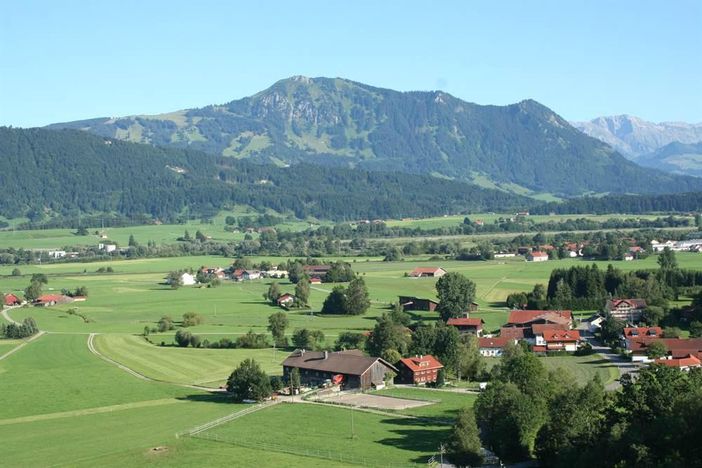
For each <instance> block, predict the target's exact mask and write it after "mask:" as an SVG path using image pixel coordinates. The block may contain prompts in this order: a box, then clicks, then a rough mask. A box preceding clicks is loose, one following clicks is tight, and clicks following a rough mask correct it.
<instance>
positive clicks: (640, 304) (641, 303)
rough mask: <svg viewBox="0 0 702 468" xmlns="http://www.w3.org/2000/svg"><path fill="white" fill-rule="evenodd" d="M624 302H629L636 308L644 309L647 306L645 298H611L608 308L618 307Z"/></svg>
mask: <svg viewBox="0 0 702 468" xmlns="http://www.w3.org/2000/svg"><path fill="white" fill-rule="evenodd" d="M622 304H629V306H630V307H633V308H634V309H643V308H645V307H646V301H645V300H643V299H610V300H609V301H607V309H609V310H612V309H616V308H618V307H619V306H620V305H622Z"/></svg>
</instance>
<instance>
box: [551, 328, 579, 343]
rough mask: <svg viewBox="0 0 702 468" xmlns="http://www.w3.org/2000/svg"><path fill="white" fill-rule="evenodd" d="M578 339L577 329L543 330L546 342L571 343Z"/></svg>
mask: <svg viewBox="0 0 702 468" xmlns="http://www.w3.org/2000/svg"><path fill="white" fill-rule="evenodd" d="M578 340H580V332H579V331H578V330H553V329H551V330H544V341H545V342H546V343H563V342H568V343H573V342H577V341H578Z"/></svg>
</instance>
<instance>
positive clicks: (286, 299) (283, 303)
mask: <svg viewBox="0 0 702 468" xmlns="http://www.w3.org/2000/svg"><path fill="white" fill-rule="evenodd" d="M275 302H276V303H277V304H278V305H279V306H280V307H285V308H288V307H290V306H291V305H292V304H293V302H295V296H293V295H292V294H290V293H285V294H281V295H280V296H278V299H276V300H275Z"/></svg>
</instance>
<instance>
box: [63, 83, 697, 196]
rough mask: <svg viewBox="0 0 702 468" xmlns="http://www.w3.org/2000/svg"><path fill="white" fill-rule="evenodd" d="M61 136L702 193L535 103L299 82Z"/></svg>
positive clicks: (99, 123) (90, 123)
mask: <svg viewBox="0 0 702 468" xmlns="http://www.w3.org/2000/svg"><path fill="white" fill-rule="evenodd" d="M51 127H52V128H75V129H87V130H89V131H91V132H93V133H96V134H98V135H101V136H107V137H115V138H123V139H126V140H129V141H136V142H141V143H150V144H154V145H163V146H175V147H179V148H192V149H199V150H202V151H205V152H208V153H210V154H216V155H223V156H235V157H237V158H251V159H253V160H256V161H259V162H276V163H280V162H281V161H282V162H284V163H289V164H293V163H300V162H308V163H314V164H318V165H327V166H337V167H339V166H341V167H360V168H363V169H368V170H373V171H385V172H395V171H399V172H404V173H414V174H435V175H440V176H445V177H448V178H451V179H459V180H475V179H476V177H480V178H482V179H487V180H489V181H491V182H493V183H496V184H499V185H501V186H502V187H503V188H505V189H506V190H513V189H515V185H517V186H520V187H526V188H527V189H529V190H532V191H536V192H549V193H554V194H557V195H563V196H576V195H580V194H582V193H587V192H590V193H591V192H596V193H603V192H610V193H666V192H680V191H694V190H702V179H698V178H694V177H686V176H679V175H671V174H665V173H662V172H658V171H655V170H653V169H645V168H642V167H639V166H637V165H636V164H634V163H632V162H630V161H627V160H626V159H625V158H624V157H622V156H621V155H620V154H618V153H617V152H615V151H614V150H613V149H612V148H610V147H609V146H607V145H606V144H604V143H602V142H600V141H599V140H596V139H594V138H591V137H589V136H587V135H585V134H583V133H581V132H580V131H578V130H577V129H575V128H574V127H572V126H571V125H570V124H569V123H568V122H567V121H565V120H564V119H562V118H561V117H560V116H558V115H557V114H556V113H554V112H553V111H552V110H550V109H548V108H547V107H545V106H543V105H541V104H539V103H538V102H535V101H532V100H526V101H522V102H519V103H517V104H512V105H509V106H481V105H478V104H473V103H469V102H465V101H462V100H460V99H457V98H455V97H453V96H451V95H449V94H447V93H444V92H439V91H435V92H406V93H402V92H398V91H393V90H390V89H381V88H375V87H372V86H368V85H364V84H362V83H356V82H353V81H349V80H344V79H330V78H306V77H293V78H290V79H285V80H281V81H279V82H277V83H275V84H274V85H273V86H271V87H270V88H268V89H266V90H264V91H262V92H260V93H257V94H255V95H254V96H251V97H247V98H243V99H239V100H235V101H231V102H229V103H226V104H223V105H217V106H208V107H204V108H200V109H191V110H187V111H180V112H173V113H169V114H163V115H161V116H149V117H148V118H145V117H139V116H134V117H125V118H118V119H107V118H102V119H92V120H86V121H79V122H69V123H64V124H55V125H53V126H51Z"/></svg>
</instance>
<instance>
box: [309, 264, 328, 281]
mask: <svg viewBox="0 0 702 468" xmlns="http://www.w3.org/2000/svg"><path fill="white" fill-rule="evenodd" d="M331 268H332V267H331V265H305V266H303V267H302V270H303V271H304V272H305V274H306V275H307V276H309V277H310V279H311V278H319V279H320V280H324V277H325V276H327V273H329V270H331ZM320 282H321V281H320Z"/></svg>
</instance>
